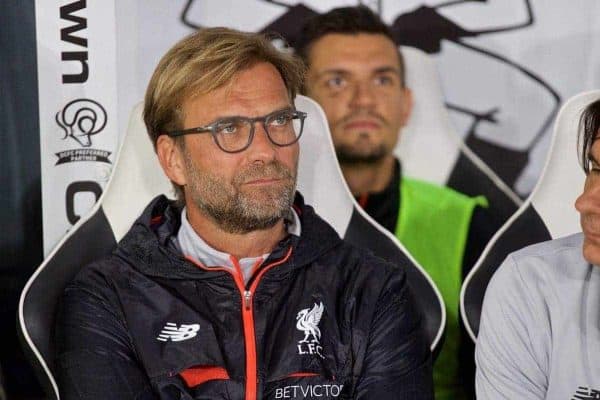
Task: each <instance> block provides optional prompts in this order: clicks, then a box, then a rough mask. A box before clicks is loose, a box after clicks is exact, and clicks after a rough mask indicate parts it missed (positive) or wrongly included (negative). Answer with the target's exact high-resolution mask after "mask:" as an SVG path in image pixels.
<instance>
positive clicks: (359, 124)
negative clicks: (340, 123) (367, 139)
mask: <svg viewBox="0 0 600 400" xmlns="http://www.w3.org/2000/svg"><path fill="white" fill-rule="evenodd" d="M380 127H381V124H379V123H378V122H376V121H368V120H359V121H352V122H348V123H347V124H344V128H346V129H379V128H380Z"/></svg>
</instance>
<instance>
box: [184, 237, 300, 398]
mask: <svg viewBox="0 0 600 400" xmlns="http://www.w3.org/2000/svg"><path fill="white" fill-rule="evenodd" d="M291 254H292V247H291V246H290V247H289V249H288V251H287V253H286V254H285V256H284V257H283V258H282V259H280V260H278V261H275V262H273V263H271V264H269V265H267V266H265V267H264V268H262V269H261V270H260V272H259V273H258V275H257V276H256V279H254V281H253V282H252V284H251V285H250V288H246V287H245V285H244V278H243V277H242V272H241V268H240V265H239V263H238V261H237V259H236V258H235V257H231V261H232V262H233V264H234V266H235V270H236V271H237V273H232V272H231V270H229V269H227V268H207V267H205V266H204V265H202V264H201V263H199V262H198V261H196V260H194V259H192V258H191V257H187V259H188V260H190V261H191V262H192V263H194V264H195V265H197V266H199V267H200V268H202V269H205V270H209V271H210V270H212V271H216V270H219V271H225V272H227V273H229V274H230V275H231V276H232V277H233V281H234V282H235V284H236V286H237V288H238V290H239V292H240V296H241V297H242V323H243V326H244V345H245V346H246V395H245V400H256V395H257V392H258V389H257V385H258V373H257V366H258V360H257V358H256V333H255V331H254V307H253V302H254V298H253V293H254V292H255V290H256V288H257V286H258V283H259V281H260V279H261V278H262V276H263V275H264V274H265V273H266V272H267V271H268V270H270V269H271V268H273V267H276V266H277V265H280V264H283V263H284V262H286V261H287V260H288V258H290V255H291Z"/></svg>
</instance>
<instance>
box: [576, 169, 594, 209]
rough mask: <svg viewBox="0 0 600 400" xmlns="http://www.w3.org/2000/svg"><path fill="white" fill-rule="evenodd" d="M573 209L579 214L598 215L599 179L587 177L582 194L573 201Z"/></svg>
mask: <svg viewBox="0 0 600 400" xmlns="http://www.w3.org/2000/svg"><path fill="white" fill-rule="evenodd" d="M575 209H576V210H577V211H579V212H580V213H584V212H588V213H589V212H594V213H600V179H599V178H596V177H588V178H587V180H586V183H585V187H584V189H583V193H582V194H581V195H580V196H579V197H578V198H577V200H575Z"/></svg>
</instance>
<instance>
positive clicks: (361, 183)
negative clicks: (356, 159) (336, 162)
mask: <svg viewBox="0 0 600 400" xmlns="http://www.w3.org/2000/svg"><path fill="white" fill-rule="evenodd" d="M394 163H395V158H394V156H393V155H388V156H385V157H384V158H383V159H381V161H379V162H376V163H344V164H341V168H342V173H343V174H344V178H345V179H346V182H347V183H348V186H349V187H350V191H351V192H352V194H353V195H355V196H358V195H360V194H364V193H376V192H381V191H383V190H384V189H385V188H386V187H387V185H389V184H390V180H391V179H392V176H393V175H394Z"/></svg>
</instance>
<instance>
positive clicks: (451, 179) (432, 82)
mask: <svg viewBox="0 0 600 400" xmlns="http://www.w3.org/2000/svg"><path fill="white" fill-rule="evenodd" d="M400 50H401V52H402V55H403V56H404V61H405V70H406V85H407V87H409V88H410V89H411V90H412V92H413V98H414V108H413V112H412V115H411V116H410V119H409V120H408V124H407V125H406V126H405V127H404V128H403V129H402V132H401V133H400V140H399V142H398V145H397V146H396V148H395V150H394V153H395V154H396V156H397V157H398V158H399V159H400V160H402V173H403V174H404V175H406V176H409V177H411V178H417V179H421V180H424V181H428V182H432V183H436V184H438V185H445V186H448V187H451V188H452V189H455V190H457V191H459V192H462V193H464V194H467V195H470V196H477V195H484V196H485V197H486V198H487V199H488V200H489V203H490V206H489V210H490V214H491V215H492V217H493V220H494V222H495V224H496V225H497V227H498V228H499V227H500V226H501V225H502V224H503V223H504V222H505V221H506V220H507V219H508V218H510V216H511V215H512V214H513V213H514V212H515V211H516V210H517V209H518V207H519V206H520V205H521V204H522V200H521V199H520V198H519V197H518V196H517V195H516V194H515V193H514V192H513V191H512V189H511V188H509V187H508V186H507V185H506V184H505V183H504V182H503V181H502V180H501V179H500V177H498V176H497V175H496V173H495V172H494V171H492V169H491V168H490V167H488V166H487V164H485V162H484V161H482V160H481V159H480V158H479V157H478V156H477V155H476V154H475V153H473V151H471V150H470V149H469V148H468V147H467V146H466V145H465V143H464V142H463V139H462V137H461V136H460V135H459V134H458V133H457V132H456V130H455V128H454V127H453V125H452V123H451V121H450V117H449V115H448V110H447V108H446V106H445V104H444V94H443V92H442V88H441V83H440V78H439V74H438V71H437V66H436V63H435V60H434V59H433V58H432V57H431V56H429V55H428V54H426V53H425V52H423V51H422V50H419V49H416V48H414V47H407V46H401V47H400Z"/></svg>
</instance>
